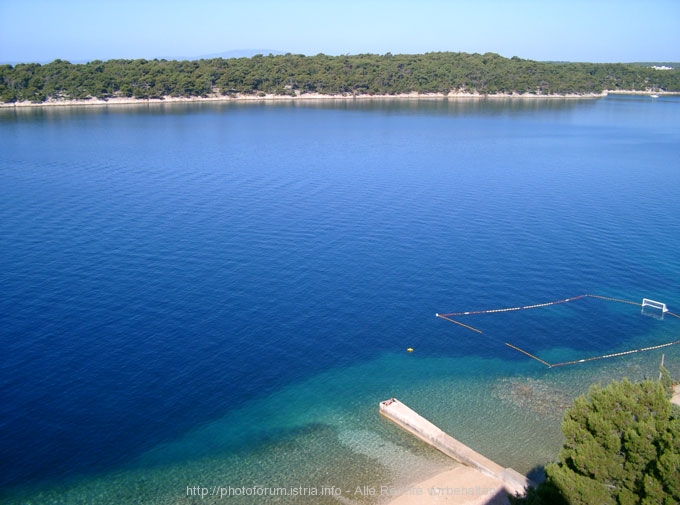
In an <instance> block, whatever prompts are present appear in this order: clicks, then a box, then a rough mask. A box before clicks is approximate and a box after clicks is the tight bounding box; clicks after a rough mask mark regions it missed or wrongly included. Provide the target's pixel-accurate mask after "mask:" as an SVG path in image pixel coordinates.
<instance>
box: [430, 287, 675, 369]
mask: <svg viewBox="0 0 680 505" xmlns="http://www.w3.org/2000/svg"><path fill="white" fill-rule="evenodd" d="M582 298H597V299H600V300H607V301H611V302H616V303H625V304H628V305H636V306H638V307H642V308H643V310H644V307H645V303H647V304H652V303H654V304H658V305H662V306H663V312H662V317H663V314H667V315H669V316H672V317H675V318H678V319H680V315H678V314H674V313H673V312H669V311H668V309H667V308H666V305H665V304H661V303H660V302H655V301H653V300H647V299H643V300H642V301H643V303H637V302H633V301H630V300H622V299H620V298H612V297H609V296H600V295H593V294H583V295H578V296H573V297H571V298H565V299H563V300H555V301H552V302H545V303H537V304H533V305H524V306H521V307H505V308H501V309H487V310H471V311H465V312H450V313H448V314H439V313H437V314H435V316H436V317H438V318H440V319H444V320H446V321H449V322H451V323H454V324H457V325H459V326H462V327H464V328H467V329H468V330H472V331H475V332H477V333H483V332H482V330H479V329H477V328H475V327H473V326H470V325H467V324H464V323H461V322H460V321H456V320H455V319H452V318H453V317H461V316H471V315H479V314H498V313H502V312H514V311H517V310H530V309H538V308H542V307H549V306H551V305H557V304H560V303H568V302H573V301H575V300H580V299H582ZM676 344H680V340H675V341H673V342H666V343H665V344H659V345H653V346H649V347H641V348H639V349H631V350H629V351H621V352H615V353H611V354H603V355H601V356H592V357H589V358H583V359H577V360H571V361H564V362H562V363H548V362H547V361H545V360H542V359H541V358H539V357H538V356H535V355H533V354H531V353H530V352H528V351H526V350H524V349H521V348H520V347H517V346H515V345H512V344H510V343H508V342H505V345H506V346H508V347H510V348H512V349H514V350H516V351H518V352H521V353H522V354H524V355H526V356H528V357H530V358H532V359H534V360H536V361H538V362H539V363H542V364H543V365H545V366H547V367H548V368H554V367H558V366H567V365H576V364H580V363H587V362H588V361H595V360H600V359H608V358H616V357H619V356H626V355H628V354H634V353H639V352H646V351H652V350H655V349H661V348H663V347H669V346H672V345H676Z"/></svg>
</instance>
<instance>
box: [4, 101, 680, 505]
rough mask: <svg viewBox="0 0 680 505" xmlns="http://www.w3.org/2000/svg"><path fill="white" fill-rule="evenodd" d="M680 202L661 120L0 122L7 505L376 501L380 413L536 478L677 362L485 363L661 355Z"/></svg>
mask: <svg viewBox="0 0 680 505" xmlns="http://www.w3.org/2000/svg"><path fill="white" fill-rule="evenodd" d="M678 195H680V97H671V96H661V97H659V98H656V99H654V98H651V97H649V96H625V95H611V96H608V97H606V98H599V99H557V98H552V99H490V98H489V99H436V100H425V99H423V100H415V99H414V100H404V99H393V100H392V99H375V100H328V101H324V100H318V101H294V102H264V101H263V102H254V103H250V102H249V103H243V102H241V103H236V102H219V103H214V102H213V103H208V102H206V103H168V104H162V103H161V104H157V103H148V104H146V103H145V104H140V105H133V106H125V105H115V106H102V107H44V108H10V109H2V110H0V287H1V293H2V295H1V296H0V350H1V352H0V455H1V457H0V501H2V502H3V503H8V504H19V503H25V504H28V503H30V504H57V503H58V504H89V503H98V504H120V503H143V504H191V503H233V504H254V503H286V504H287V503H320V504H326V503H328V504H337V503H344V504H358V503H362V504H363V503H366V504H372V503H385V502H386V501H388V498H389V497H388V496H385V495H384V493H383V494H381V493H380V492H377V493H376V494H375V495H371V494H370V493H362V492H357V491H362V490H370V489H371V488H373V489H376V490H380V489H381V486H407V485H409V484H412V483H414V482H417V481H418V480H420V479H422V478H424V477H427V476H430V475H433V474H435V473H437V472H439V471H442V470H444V469H446V468H450V467H451V466H452V465H454V463H453V461H452V460H450V459H448V458H446V457H445V456H443V455H442V454H439V453H438V452H437V451H436V450H434V449H432V448H430V447H428V446H426V445H425V444H423V443H422V442H420V441H418V440H416V439H414V438H413V437H412V436H410V435H408V434H407V433H405V432H403V431H402V430H400V429H399V428H398V427H397V426H396V425H393V424H392V423H391V422H390V421H388V420H386V419H385V418H382V417H381V416H380V415H379V411H378V406H379V402H381V401H383V400H386V399H389V398H397V399H399V400H400V401H402V402H403V403H405V404H407V405H408V406H410V407H411V408H413V409H414V410H416V411H417V412H418V413H420V414H421V415H423V416H424V417H426V418H427V419H429V420H430V421H432V422H434V423H435V424H437V425H438V426H439V427H441V428H442V429H443V430H445V431H446V432H448V433H449V434H451V435H452V436H454V437H456V438H457V439H459V440H461V441H462V442H464V443H466V444H468V445H469V446H471V447H472V448H474V449H475V450H477V451H479V452H481V453H482V454H484V455H485V456H487V457H489V458H491V459H493V460H495V461H497V462H498V463H499V464H501V465H503V466H506V467H512V468H514V469H516V470H518V471H520V472H522V473H525V474H528V475H530V476H531V477H537V476H540V473H541V468H542V467H543V465H545V464H546V463H548V462H550V461H554V460H555V459H556V458H557V454H558V452H559V449H560V447H561V445H562V442H563V439H562V435H561V431H560V424H561V419H562V416H563V414H564V411H565V409H566V408H567V407H568V405H569V404H570V403H571V401H572V400H573V399H574V398H575V397H577V396H579V395H581V394H584V393H587V391H588V389H589V387H590V386H591V385H592V384H603V385H604V384H606V383H608V382H610V381H611V380H622V379H624V378H628V379H630V380H641V379H644V378H652V379H657V378H658V373H659V365H660V363H661V360H662V357H663V359H664V363H665V366H666V367H667V368H668V369H669V371H670V372H671V374H672V375H673V376H674V378H675V379H680V345H671V346H667V347H662V348H659V349H654V350H649V351H646V352H634V353H628V354H623V355H621V356H617V357H611V358H607V359H598V360H592V361H583V362H579V363H577V364H574V365H567V366H560V367H549V366H546V365H545V364H544V363H542V362H541V361H539V360H536V359H532V358H531V357H529V356H527V355H526V354H523V353H521V352H519V351H517V350H516V349H514V348H512V347H509V346H508V345H506V343H509V344H512V345H513V346H515V347H518V348H520V349H523V350H525V351H526V352H528V353H530V354H532V355H534V356H536V357H537V358H539V359H540V360H542V361H545V362H546V363H549V364H555V363H561V362H565V361H580V360H586V359H588V358H592V357H598V356H602V355H608V354H613V353H620V352H626V351H629V350H635V349H642V348H647V347H653V346H658V345H662V344H665V343H669V342H673V341H677V340H678V339H680V318H677V317H674V316H673V314H674V313H677V314H680V233H678V231H679V230H680V198H678ZM582 294H595V295H598V296H602V297H608V298H614V299H616V300H624V301H629V302H633V303H632V304H631V303H621V302H619V301H615V300H606V299H602V298H594V297H585V298H579V299H578V300H574V301H571V302H568V303H561V304H556V305H549V306H544V307H540V308H535V309H526V310H516V311H507V312H492V313H484V314H468V315H462V316H456V317H452V318H451V319H453V320H454V321H457V322H462V323H464V324H466V325H467V326H471V327H473V328H475V329H477V330H479V332H478V331H473V330H471V329H469V328H466V327H464V326H461V325H458V324H454V323H452V322H450V321H447V320H445V319H442V318H438V317H436V316H435V314H446V313H453V312H468V311H478V310H493V309H499V308H508V307H522V306H527V305H534V304H543V303H546V302H551V301H557V300H563V299H566V298H570V297H575V296H579V295H582ZM643 298H649V299H653V300H657V301H660V302H663V303H665V304H666V306H667V308H668V310H669V313H665V314H663V313H661V312H660V311H656V312H655V311H654V310H652V311H651V313H650V311H649V310H646V311H644V313H643V311H642V310H641V307H640V306H639V304H640V303H641V302H642V299H643ZM661 316H663V318H662V317H661ZM407 349H410V350H411V352H409V351H407ZM281 489H284V490H285V493H284V491H280V490H281ZM277 490H279V491H277ZM329 490H330V491H329Z"/></svg>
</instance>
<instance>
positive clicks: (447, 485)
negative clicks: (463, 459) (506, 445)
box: [385, 464, 514, 505]
mask: <svg viewBox="0 0 680 505" xmlns="http://www.w3.org/2000/svg"><path fill="white" fill-rule="evenodd" d="M385 494H387V495H388V496H389V495H391V496H393V498H391V499H390V500H388V501H387V505H439V504H447V505H508V503H509V499H508V496H514V492H513V490H511V489H509V488H508V487H507V486H505V485H504V484H503V482H501V481H500V480H498V479H495V478H493V477H490V476H488V475H484V474H483V473H482V472H480V471H479V470H476V469H474V468H471V467H469V466H465V465H461V464H458V465H457V466H456V467H454V468H450V469H446V470H443V471H441V472H439V473H437V474H436V475H433V476H430V477H427V478H424V479H422V480H419V481H417V482H415V483H413V484H409V485H407V486H399V485H395V486H389V487H388V488H387V490H386V493H385Z"/></svg>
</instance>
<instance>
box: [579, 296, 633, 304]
mask: <svg viewBox="0 0 680 505" xmlns="http://www.w3.org/2000/svg"><path fill="white" fill-rule="evenodd" d="M583 296H587V297H589V298H598V299H600V300H609V301H610V302H618V303H627V304H628V305H637V306H638V307H642V304H641V303H638V302H631V301H630V300H621V299H620V298H610V297H609V296H599V295H583Z"/></svg>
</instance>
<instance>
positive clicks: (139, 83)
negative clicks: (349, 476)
mask: <svg viewBox="0 0 680 505" xmlns="http://www.w3.org/2000/svg"><path fill="white" fill-rule="evenodd" d="M607 91H609V92H649V93H664V92H680V69H678V68H673V69H667V68H663V69H657V68H653V67H651V66H645V65H642V64H621V63H559V62H538V61H532V60H525V59H521V58H518V57H513V58H504V57H502V56H499V55H498V54H494V53H486V54H468V53H451V52H439V53H426V54H416V55H411V54H397V55H393V54H390V53H387V54H384V55H376V54H359V55H351V56H350V55H346V56H328V55H324V54H318V55H316V56H304V55H298V54H285V55H276V56H274V55H269V56H264V55H255V56H253V57H252V58H230V59H223V58H214V59H203V60H192V61H168V60H164V59H160V60H158V59H155V60H145V59H137V60H108V61H99V60H96V61H91V62H89V63H84V64H72V63H69V62H68V61H64V60H55V61H53V62H51V63H49V64H45V65H40V64H38V63H26V64H17V65H0V102H1V103H3V104H18V103H27V102H28V103H33V104H41V103H46V102H50V103H54V102H57V103H58V102H69V101H74V100H78V101H82V100H92V101H102V100H111V99H123V98H124V99H132V100H134V99H139V100H149V99H171V98H175V99H191V98H224V99H228V98H237V97H252V98H258V97H260V98H262V97H266V96H274V97H277V96H280V97H286V96H290V97H305V96H316V95H328V96H347V97H352V96H366V95H367V96H374V95H375V96H379V95H387V96H391V95H395V96H396V95H403V94H420V95H426V94H438V95H450V94H460V95H462V94H473V95H481V96H485V95H486V96H488V95H524V96H531V95H534V96H561V95H598V94H602V93H603V92H607Z"/></svg>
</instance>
